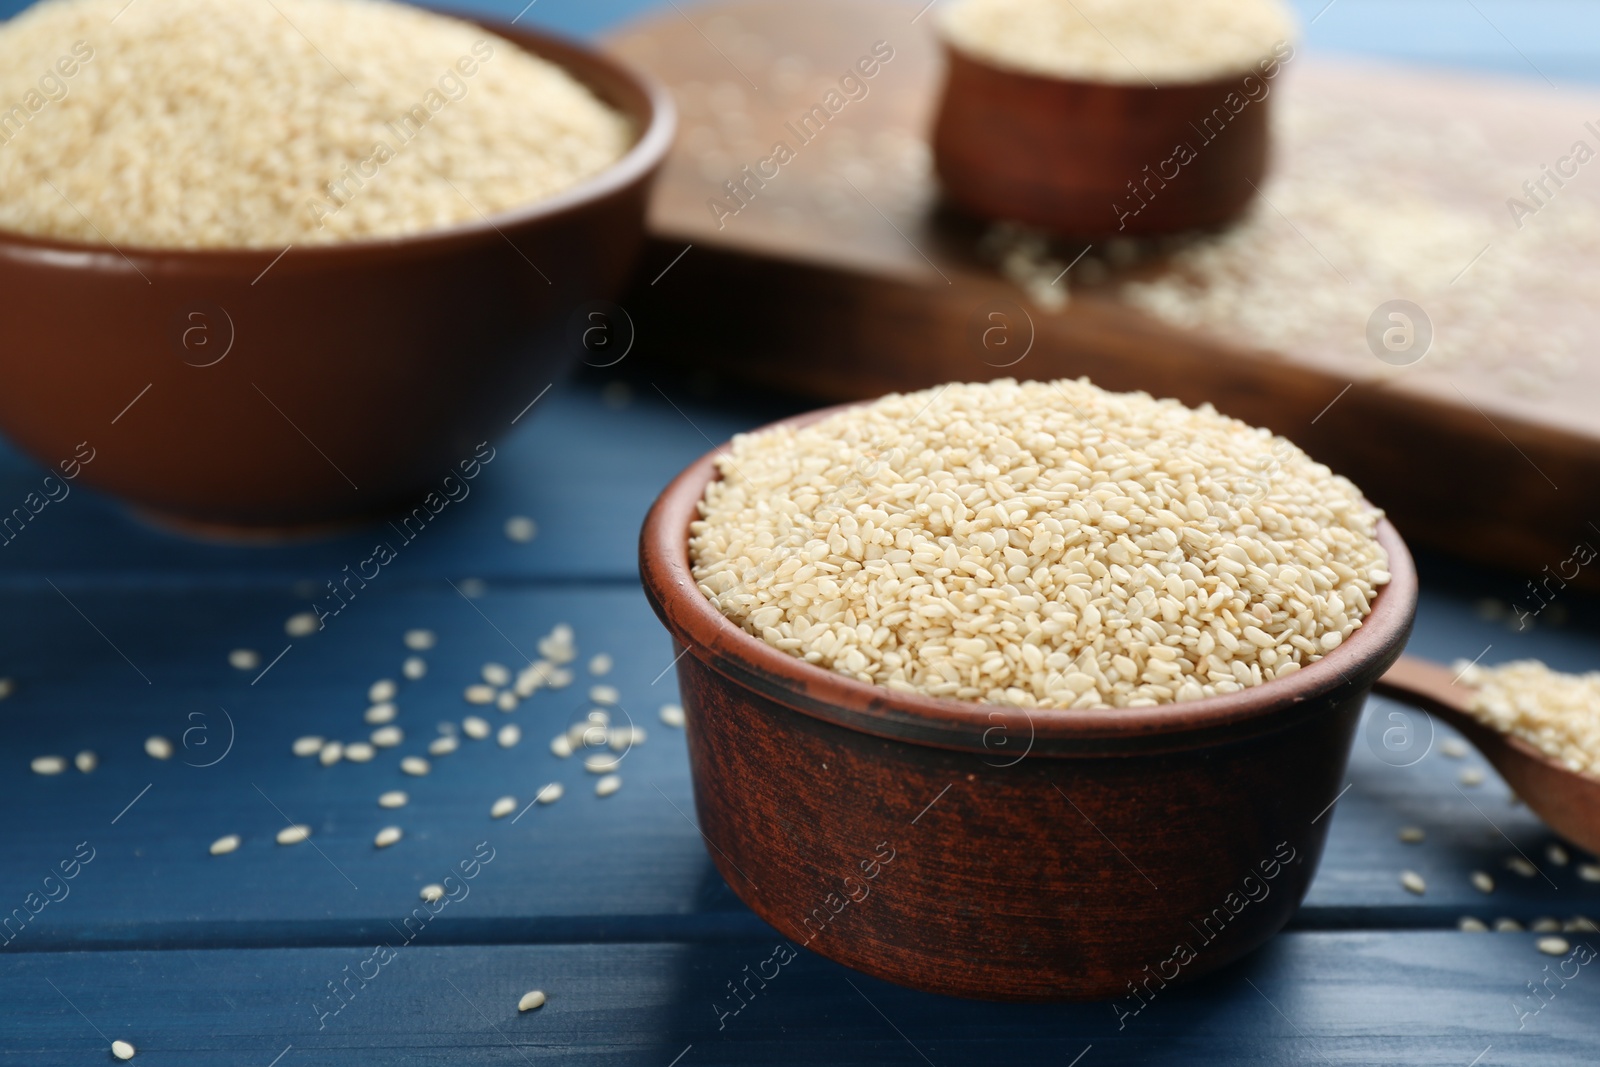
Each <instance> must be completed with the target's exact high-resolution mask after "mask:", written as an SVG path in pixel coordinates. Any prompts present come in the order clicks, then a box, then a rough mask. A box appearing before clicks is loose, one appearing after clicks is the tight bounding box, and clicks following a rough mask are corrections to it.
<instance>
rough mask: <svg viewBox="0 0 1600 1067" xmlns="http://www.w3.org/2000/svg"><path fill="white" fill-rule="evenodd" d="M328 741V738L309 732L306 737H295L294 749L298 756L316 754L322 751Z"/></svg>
mask: <svg viewBox="0 0 1600 1067" xmlns="http://www.w3.org/2000/svg"><path fill="white" fill-rule="evenodd" d="M326 742H327V739H326V738H322V737H318V736H317V735H315V734H307V735H306V736H304V737H297V738H295V739H294V750H293V751H294V754H295V755H296V756H315V755H316V754H317V753H318V752H321V751H322V746H323V745H324V744H325V743H326Z"/></svg>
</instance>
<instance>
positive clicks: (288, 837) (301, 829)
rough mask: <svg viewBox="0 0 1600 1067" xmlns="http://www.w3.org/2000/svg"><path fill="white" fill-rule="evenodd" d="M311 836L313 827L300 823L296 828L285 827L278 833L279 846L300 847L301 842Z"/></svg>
mask: <svg viewBox="0 0 1600 1067" xmlns="http://www.w3.org/2000/svg"><path fill="white" fill-rule="evenodd" d="M310 836H311V827H309V826H307V825H305V824H304V823H298V824H296V825H294V826H285V827H284V828H283V829H282V830H279V831H278V844H280V845H298V844H299V843H300V842H302V841H304V840H305V839H306V838H308V837H310Z"/></svg>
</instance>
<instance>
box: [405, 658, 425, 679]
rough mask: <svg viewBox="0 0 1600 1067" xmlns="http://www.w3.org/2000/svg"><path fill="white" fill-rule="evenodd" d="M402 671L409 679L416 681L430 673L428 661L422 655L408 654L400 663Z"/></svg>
mask: <svg viewBox="0 0 1600 1067" xmlns="http://www.w3.org/2000/svg"><path fill="white" fill-rule="evenodd" d="M400 673H401V674H402V675H404V676H405V678H406V680H407V681H412V682H414V681H416V680H417V679H418V678H421V677H423V676H424V675H426V674H427V673H428V661H427V660H425V659H423V658H422V657H421V656H407V657H406V661H405V662H404V663H402V664H400Z"/></svg>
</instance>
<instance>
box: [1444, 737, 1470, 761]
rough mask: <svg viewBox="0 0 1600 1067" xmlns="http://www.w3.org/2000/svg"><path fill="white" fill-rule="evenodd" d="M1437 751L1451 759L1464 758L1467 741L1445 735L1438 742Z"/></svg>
mask: <svg viewBox="0 0 1600 1067" xmlns="http://www.w3.org/2000/svg"><path fill="white" fill-rule="evenodd" d="M1439 751H1440V753H1441V754H1443V755H1446V756H1449V757H1450V758H1451V759H1465V758H1466V756H1467V743H1466V742H1465V741H1463V740H1461V739H1460V738H1459V737H1447V738H1445V739H1444V740H1443V741H1441V742H1439Z"/></svg>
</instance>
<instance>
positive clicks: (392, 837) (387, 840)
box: [372, 826, 404, 848]
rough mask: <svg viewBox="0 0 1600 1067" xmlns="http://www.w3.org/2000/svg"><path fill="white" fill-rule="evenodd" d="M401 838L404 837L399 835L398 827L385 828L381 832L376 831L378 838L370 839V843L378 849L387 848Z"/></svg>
mask: <svg viewBox="0 0 1600 1067" xmlns="http://www.w3.org/2000/svg"><path fill="white" fill-rule="evenodd" d="M402 836H404V835H403V834H402V833H401V831H400V827H398V826H385V827H384V828H383V829H382V830H379V831H378V836H376V837H374V838H373V839H372V843H373V844H374V845H375V846H377V847H378V848H388V847H389V846H390V845H392V844H394V843H395V842H396V841H398V840H400V838H401V837H402Z"/></svg>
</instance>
